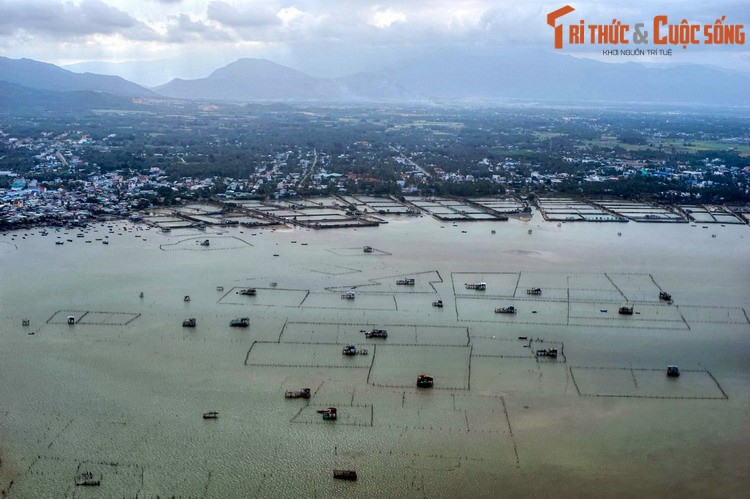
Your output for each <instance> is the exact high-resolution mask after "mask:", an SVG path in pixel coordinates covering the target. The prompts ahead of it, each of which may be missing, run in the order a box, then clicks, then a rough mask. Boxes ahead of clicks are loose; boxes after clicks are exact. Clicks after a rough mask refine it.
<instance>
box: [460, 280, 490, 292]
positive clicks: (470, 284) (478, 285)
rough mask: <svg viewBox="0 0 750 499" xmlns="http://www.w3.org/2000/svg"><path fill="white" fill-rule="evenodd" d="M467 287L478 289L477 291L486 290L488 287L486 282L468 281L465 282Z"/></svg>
mask: <svg viewBox="0 0 750 499" xmlns="http://www.w3.org/2000/svg"><path fill="white" fill-rule="evenodd" d="M464 287H465V288H466V289H476V290H477V291H484V290H486V289H487V283H486V282H467V283H464Z"/></svg>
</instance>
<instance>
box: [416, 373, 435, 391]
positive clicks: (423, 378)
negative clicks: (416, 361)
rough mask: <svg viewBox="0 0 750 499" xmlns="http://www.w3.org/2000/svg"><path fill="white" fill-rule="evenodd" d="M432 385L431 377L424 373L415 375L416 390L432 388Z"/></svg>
mask: <svg viewBox="0 0 750 499" xmlns="http://www.w3.org/2000/svg"><path fill="white" fill-rule="evenodd" d="M432 384H433V379H432V376H428V375H427V374H424V373H423V374H419V375H417V388H432Z"/></svg>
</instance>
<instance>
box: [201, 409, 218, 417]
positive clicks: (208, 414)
mask: <svg viewBox="0 0 750 499" xmlns="http://www.w3.org/2000/svg"><path fill="white" fill-rule="evenodd" d="M218 418H219V413H218V412H216V411H208V412H204V413H203V419H218Z"/></svg>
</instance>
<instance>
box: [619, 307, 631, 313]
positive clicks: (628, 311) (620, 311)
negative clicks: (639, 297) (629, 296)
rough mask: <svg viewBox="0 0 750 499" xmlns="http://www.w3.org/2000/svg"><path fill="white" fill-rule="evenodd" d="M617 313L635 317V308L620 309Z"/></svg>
mask: <svg viewBox="0 0 750 499" xmlns="http://www.w3.org/2000/svg"><path fill="white" fill-rule="evenodd" d="M617 313H618V314H620V315H633V307H620V309H619V310H618V311H617Z"/></svg>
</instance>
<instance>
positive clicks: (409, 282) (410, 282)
mask: <svg viewBox="0 0 750 499" xmlns="http://www.w3.org/2000/svg"><path fill="white" fill-rule="evenodd" d="M414 283H415V281H414V278H412V277H407V278H406V279H398V280H397V281H396V284H397V285H398V286H414Z"/></svg>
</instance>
